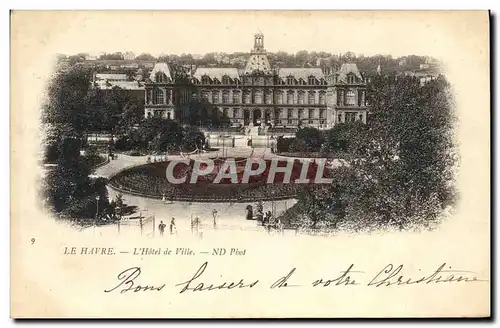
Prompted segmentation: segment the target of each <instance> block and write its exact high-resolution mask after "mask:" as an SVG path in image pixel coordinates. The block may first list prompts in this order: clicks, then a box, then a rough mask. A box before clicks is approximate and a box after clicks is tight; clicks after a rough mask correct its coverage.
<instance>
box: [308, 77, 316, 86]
mask: <svg viewBox="0 0 500 328" xmlns="http://www.w3.org/2000/svg"><path fill="white" fill-rule="evenodd" d="M308 82H309V85H316V78H315V77H314V76H309V78H308Z"/></svg>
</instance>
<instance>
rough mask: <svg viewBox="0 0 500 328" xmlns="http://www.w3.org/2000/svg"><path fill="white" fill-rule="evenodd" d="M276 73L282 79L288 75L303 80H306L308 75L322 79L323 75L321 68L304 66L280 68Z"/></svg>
mask: <svg viewBox="0 0 500 328" xmlns="http://www.w3.org/2000/svg"><path fill="white" fill-rule="evenodd" d="M278 75H279V77H280V78H282V79H286V78H287V77H288V76H290V75H291V76H293V77H294V78H295V79H297V80H298V79H303V80H304V81H307V79H308V78H309V76H314V77H315V78H316V79H318V80H320V79H324V78H325V75H324V74H323V71H322V70H321V68H317V67H316V68H304V67H297V68H293V67H292V68H280V69H279V71H278Z"/></svg>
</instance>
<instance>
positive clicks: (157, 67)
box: [149, 63, 172, 81]
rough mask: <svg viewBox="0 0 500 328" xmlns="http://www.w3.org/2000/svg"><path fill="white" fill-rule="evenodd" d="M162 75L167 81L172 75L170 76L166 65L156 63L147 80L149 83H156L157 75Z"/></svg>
mask: <svg viewBox="0 0 500 328" xmlns="http://www.w3.org/2000/svg"><path fill="white" fill-rule="evenodd" d="M160 72H161V73H164V74H165V75H166V76H167V77H168V78H169V79H172V75H171V74H170V68H169V66H168V64H167V63H156V64H155V66H154V67H153V69H152V70H151V73H150V74H149V79H150V80H151V81H156V74H157V73H160Z"/></svg>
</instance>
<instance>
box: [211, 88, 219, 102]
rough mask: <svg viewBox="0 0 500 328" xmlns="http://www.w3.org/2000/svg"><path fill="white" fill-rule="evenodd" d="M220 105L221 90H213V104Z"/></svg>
mask: <svg viewBox="0 0 500 328" xmlns="http://www.w3.org/2000/svg"><path fill="white" fill-rule="evenodd" d="M218 103H219V90H213V91H212V104H218Z"/></svg>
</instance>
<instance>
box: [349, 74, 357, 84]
mask: <svg viewBox="0 0 500 328" xmlns="http://www.w3.org/2000/svg"><path fill="white" fill-rule="evenodd" d="M347 83H356V76H355V75H354V74H349V75H347Z"/></svg>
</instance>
